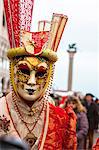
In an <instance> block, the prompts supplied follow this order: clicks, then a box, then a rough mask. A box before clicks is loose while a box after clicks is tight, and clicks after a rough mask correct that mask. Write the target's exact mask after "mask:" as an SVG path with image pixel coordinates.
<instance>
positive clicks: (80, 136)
mask: <svg viewBox="0 0 99 150" xmlns="http://www.w3.org/2000/svg"><path fill="white" fill-rule="evenodd" d="M66 106H67V107H69V106H71V107H72V108H73V110H74V112H75V113H76V115H77V126H76V132H77V150H83V149H84V139H85V137H86V135H87V132H88V127H89V126H88V119H87V115H86V109H85V107H84V106H83V105H82V104H81V102H80V100H79V99H78V98H77V97H75V96H70V97H68V99H67V102H66Z"/></svg>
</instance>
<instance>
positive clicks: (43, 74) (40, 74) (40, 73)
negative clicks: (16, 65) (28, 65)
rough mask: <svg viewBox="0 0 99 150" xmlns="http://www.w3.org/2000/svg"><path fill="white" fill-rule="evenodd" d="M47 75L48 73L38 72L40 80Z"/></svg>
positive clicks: (37, 75)
mask: <svg viewBox="0 0 99 150" xmlns="http://www.w3.org/2000/svg"><path fill="white" fill-rule="evenodd" d="M45 75H46V72H42V71H38V72H37V73H36V77H38V78H43V77H44V76H45Z"/></svg>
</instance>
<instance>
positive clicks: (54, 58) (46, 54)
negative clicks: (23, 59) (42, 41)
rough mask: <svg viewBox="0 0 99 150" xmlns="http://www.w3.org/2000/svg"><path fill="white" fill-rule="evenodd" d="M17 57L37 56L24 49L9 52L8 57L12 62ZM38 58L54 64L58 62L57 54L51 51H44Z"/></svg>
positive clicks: (14, 49)
mask: <svg viewBox="0 0 99 150" xmlns="http://www.w3.org/2000/svg"><path fill="white" fill-rule="evenodd" d="M16 56H35V55H33V54H31V53H28V52H27V51H26V50H25V48H24V47H17V48H11V49H9V50H8V52H7V57H8V58H9V59H10V60H13V59H14V58H15V57H16ZM36 56H41V57H45V58H48V60H49V61H52V62H56V61H57V59H58V58H57V54H56V52H54V51H52V50H50V49H44V50H42V52H41V54H39V55H36Z"/></svg>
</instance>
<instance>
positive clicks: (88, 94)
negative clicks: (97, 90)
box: [85, 93, 95, 98]
mask: <svg viewBox="0 0 99 150" xmlns="http://www.w3.org/2000/svg"><path fill="white" fill-rule="evenodd" d="M85 96H91V97H92V98H94V97H95V96H94V95H93V94H91V93H86V95H85Z"/></svg>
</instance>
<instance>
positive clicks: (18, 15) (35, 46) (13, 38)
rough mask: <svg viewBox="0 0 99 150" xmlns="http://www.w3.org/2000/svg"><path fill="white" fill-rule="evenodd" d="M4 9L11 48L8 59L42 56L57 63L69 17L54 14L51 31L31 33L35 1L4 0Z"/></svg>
mask: <svg viewBox="0 0 99 150" xmlns="http://www.w3.org/2000/svg"><path fill="white" fill-rule="evenodd" d="M4 8H5V14H6V20H7V27H8V35H9V41H10V47H11V48H10V49H9V50H8V52H7V56H8V58H9V59H10V60H11V61H12V60H13V59H14V58H15V57H17V56H18V57H20V56H40V57H46V58H47V59H48V60H49V61H52V62H55V61H57V54H56V51H57V49H58V45H59V43H60V40H61V36H62V33H63V30H64V27H65V25H66V22H67V20H68V17H67V16H66V15H63V14H57V13H53V15H52V20H51V22H50V30H48V31H44V30H42V31H38V32H30V27H31V20H32V11H33V0H28V1H21V0H17V1H14V0H4ZM47 23H49V21H47Z"/></svg>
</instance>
